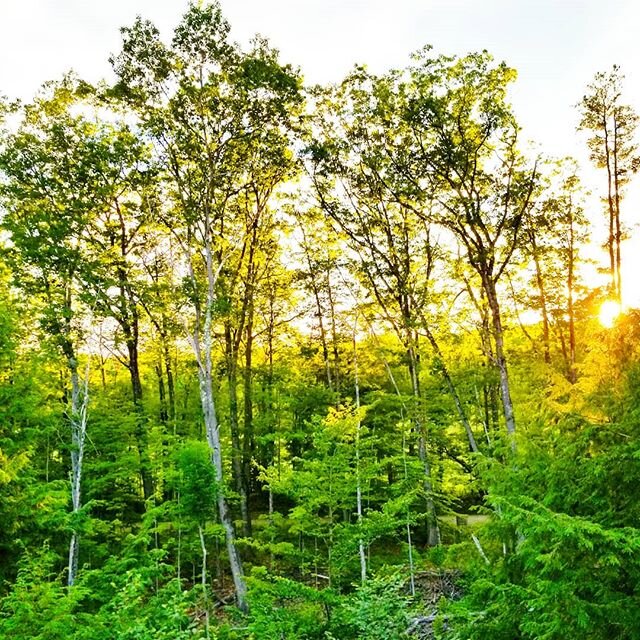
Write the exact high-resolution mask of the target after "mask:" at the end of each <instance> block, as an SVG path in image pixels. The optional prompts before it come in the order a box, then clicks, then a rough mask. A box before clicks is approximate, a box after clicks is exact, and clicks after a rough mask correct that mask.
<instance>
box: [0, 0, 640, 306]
mask: <svg viewBox="0 0 640 640" xmlns="http://www.w3.org/2000/svg"><path fill="white" fill-rule="evenodd" d="M221 4H222V9H223V12H224V14H225V16H226V17H227V19H228V20H229V21H230V23H231V26H232V35H233V37H234V39H236V40H237V41H239V42H240V43H246V42H247V41H248V40H249V39H250V38H251V36H252V35H253V34H255V33H260V34H261V35H264V36H266V37H268V38H269V40H270V41H271V43H272V45H273V46H275V47H277V48H278V49H279V50H280V51H281V54H282V59H283V60H284V61H286V62H290V63H292V64H294V65H296V66H299V67H300V68H301V69H302V72H303V74H304V76H305V78H306V80H307V81H308V82H309V83H315V82H329V81H339V80H340V79H341V78H342V76H343V75H344V74H345V72H346V71H348V70H349V69H350V68H351V67H352V66H353V64H355V63H365V64H367V65H368V66H369V67H370V68H371V69H372V70H373V71H384V70H385V69H387V68H390V67H397V66H401V65H404V64H405V63H406V62H407V61H408V58H409V54H410V53H411V52H412V51H415V50H416V49H418V48H421V47H422V46H424V45H425V44H432V45H433V46H434V48H435V51H436V52H437V53H452V54H463V53H466V52H468V51H478V50H481V49H487V50H489V51H490V52H491V53H492V54H493V55H494V57H495V58H497V59H499V60H505V61H506V62H507V63H508V64H509V65H511V66H513V67H515V68H516V69H517V70H518V80H517V82H516V84H515V86H514V87H513V90H512V93H511V99H512V102H513V104H514V106H515V109H516V113H517V114H518V116H519V121H520V124H521V125H522V126H523V128H524V132H525V135H526V136H527V138H530V139H533V140H535V141H536V142H537V143H539V144H540V146H541V148H542V150H543V151H544V152H546V153H550V154H554V155H566V154H572V155H575V156H577V157H578V158H579V159H580V160H581V161H583V162H585V164H587V163H586V161H585V160H586V154H585V151H584V148H585V147H584V141H583V139H582V138H581V137H580V136H579V135H578V134H576V133H575V125H576V122H577V113H576V110H575V108H574V107H573V105H575V104H576V103H577V102H578V101H579V100H580V98H581V96H582V94H583V93H584V90H585V87H586V85H587V83H588V82H589V81H590V80H591V78H592V77H593V75H594V73H595V72H596V71H599V70H606V69H608V68H610V67H611V65H613V64H614V63H617V64H619V65H621V67H622V70H623V72H624V73H625V75H626V84H625V97H626V100H627V101H628V102H629V103H630V104H632V105H634V107H635V108H636V110H638V111H640V68H639V65H640V36H639V35H638V33H639V28H640V2H638V0H608V1H605V0H222V2H221ZM186 5H187V3H186V0H106V1H105V0H0V60H1V63H0V94H5V95H7V96H9V97H20V98H23V99H28V98H30V97H31V96H32V95H33V94H34V92H35V91H36V90H37V88H38V87H39V85H40V84H41V83H42V82H44V81H46V80H49V79H55V78H59V77H60V76H61V75H62V73H63V72H65V71H67V70H69V69H71V68H73V69H74V70H75V71H76V72H78V73H79V74H80V76H81V77H84V78H86V79H87V80H89V81H95V80H98V79H100V78H102V77H105V76H107V77H108V75H109V73H110V67H109V64H108V62H107V58H108V56H109V54H110V53H114V52H117V51H118V49H119V42H120V36H119V32H118V29H119V27H120V26H122V25H128V24H130V23H131V22H132V21H133V20H134V18H135V16H136V15H137V14H140V15H142V16H143V17H146V18H149V19H151V20H152V21H153V22H155V24H156V25H157V26H158V27H159V28H160V30H161V31H162V32H163V34H165V35H166V36H167V37H169V36H170V34H171V31H172V28H173V26H174V25H175V24H176V23H177V21H178V19H179V17H180V15H181V14H182V13H183V11H184V9H185V7H186ZM585 175H586V174H585ZM589 176H592V174H591V173H589ZM591 179H593V180H595V181H596V182H595V183H592V184H590V187H591V188H592V189H593V190H594V191H599V190H600V189H601V185H602V182H601V181H602V176H600V177H598V176H593V177H590V178H589V180H591ZM598 181H599V182H598ZM639 188H640V180H636V182H635V184H632V186H631V189H630V193H629V197H628V201H627V208H628V209H629V211H628V214H627V215H626V216H625V217H626V218H627V220H628V222H629V224H631V225H634V224H638V222H640V215H639V214H638V211H637V210H638V209H639V208H640V207H637V206H635V204H634V203H635V202H640V197H638V190H639ZM598 206H599V205H598V203H597V201H595V204H594V208H598ZM632 210H633V211H632ZM624 213H625V212H624V210H623V214H624ZM627 244H629V243H627ZM627 253H628V254H629V255H631V254H634V255H635V254H638V255H639V256H640V251H632V250H630V248H629V249H627ZM623 260H624V256H623ZM637 264H638V271H640V260H639V261H638V263H637ZM628 266H629V267H631V263H630V258H629V265H628ZM634 269H635V267H634ZM627 271H629V270H628V269H627ZM630 275H631V274H629V275H627V278H626V279H627V281H630V279H631V278H630ZM636 280H638V281H639V282H640V278H638V277H637V276H636ZM634 297H635V296H634ZM637 300H638V302H640V285H639V287H638V297H637Z"/></svg>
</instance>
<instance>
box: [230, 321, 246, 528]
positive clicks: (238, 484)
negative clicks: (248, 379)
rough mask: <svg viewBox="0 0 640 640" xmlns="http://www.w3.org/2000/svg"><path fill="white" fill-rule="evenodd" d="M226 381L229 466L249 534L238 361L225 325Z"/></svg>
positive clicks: (243, 520)
mask: <svg viewBox="0 0 640 640" xmlns="http://www.w3.org/2000/svg"><path fill="white" fill-rule="evenodd" d="M225 341H226V343H227V344H226V360H227V383H228V386H229V390H228V391H229V426H230V428H231V448H232V452H231V467H232V469H233V481H234V485H235V488H236V491H237V492H238V495H239V496H240V514H241V517H242V525H243V534H244V535H245V536H248V535H250V534H249V530H250V528H251V525H250V519H249V508H248V504H247V492H246V490H245V486H244V482H243V476H242V447H241V444H240V424H239V418H238V372H237V367H238V362H237V355H236V353H235V349H234V343H233V340H232V336H231V328H230V327H229V326H228V325H227V327H225Z"/></svg>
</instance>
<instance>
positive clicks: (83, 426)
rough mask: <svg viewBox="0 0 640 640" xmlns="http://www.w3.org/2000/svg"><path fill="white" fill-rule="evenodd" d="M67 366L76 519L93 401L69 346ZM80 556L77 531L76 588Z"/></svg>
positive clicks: (71, 577) (72, 570) (73, 550)
mask: <svg viewBox="0 0 640 640" xmlns="http://www.w3.org/2000/svg"><path fill="white" fill-rule="evenodd" d="M65 351H66V354H67V366H68V368H69V374H70V378H71V406H70V411H69V423H70V427H71V507H72V512H73V514H74V516H75V515H76V514H77V513H78V512H79V511H80V509H81V506H82V502H81V482H82V462H83V458H84V443H85V437H86V433H87V404H88V402H89V371H88V368H87V372H86V375H85V379H84V381H83V382H82V383H81V382H80V377H79V375H78V361H77V359H76V355H75V352H74V350H73V347H72V346H71V345H70V344H68V343H67V345H66V349H65ZM79 553H80V534H79V532H78V531H77V530H76V529H75V527H74V528H73V530H72V533H71V541H70V543H69V564H68V567H69V570H68V576H67V584H68V586H69V587H72V586H73V584H74V583H75V580H76V576H77V573H78V558H79Z"/></svg>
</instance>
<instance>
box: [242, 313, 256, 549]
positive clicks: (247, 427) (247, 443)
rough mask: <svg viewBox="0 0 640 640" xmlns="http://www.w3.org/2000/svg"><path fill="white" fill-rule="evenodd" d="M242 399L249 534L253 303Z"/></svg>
mask: <svg viewBox="0 0 640 640" xmlns="http://www.w3.org/2000/svg"><path fill="white" fill-rule="evenodd" d="M243 385H244V392H243V401H244V440H243V443H242V445H243V446H242V476H243V484H244V487H245V490H246V493H247V520H246V521H245V523H244V526H245V535H246V536H251V535H252V531H251V514H250V511H249V508H248V506H249V505H248V502H249V497H250V496H251V486H252V482H251V473H252V468H251V462H252V460H253V454H254V436H253V303H250V304H249V308H248V309H247V326H246V340H245V353H244V372H243Z"/></svg>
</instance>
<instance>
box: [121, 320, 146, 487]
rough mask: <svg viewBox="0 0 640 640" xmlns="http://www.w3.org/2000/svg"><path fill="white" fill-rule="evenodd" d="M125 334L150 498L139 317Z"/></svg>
mask: <svg viewBox="0 0 640 640" xmlns="http://www.w3.org/2000/svg"><path fill="white" fill-rule="evenodd" d="M123 329H124V327H123ZM125 336H126V343H127V353H128V369H129V376H130V379H131V395H132V398H133V405H134V410H135V419H136V427H135V429H136V446H137V448H138V457H139V460H140V480H141V482H142V492H143V495H144V499H145V500H148V499H149V498H150V497H151V496H152V495H153V478H152V477H151V461H150V460H149V452H148V443H147V433H146V429H145V427H146V425H145V415H144V408H143V405H142V380H141V378H140V363H139V357H138V356H139V353H138V322H137V318H136V319H135V321H134V324H133V326H128V325H127V328H126V330H125Z"/></svg>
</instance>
